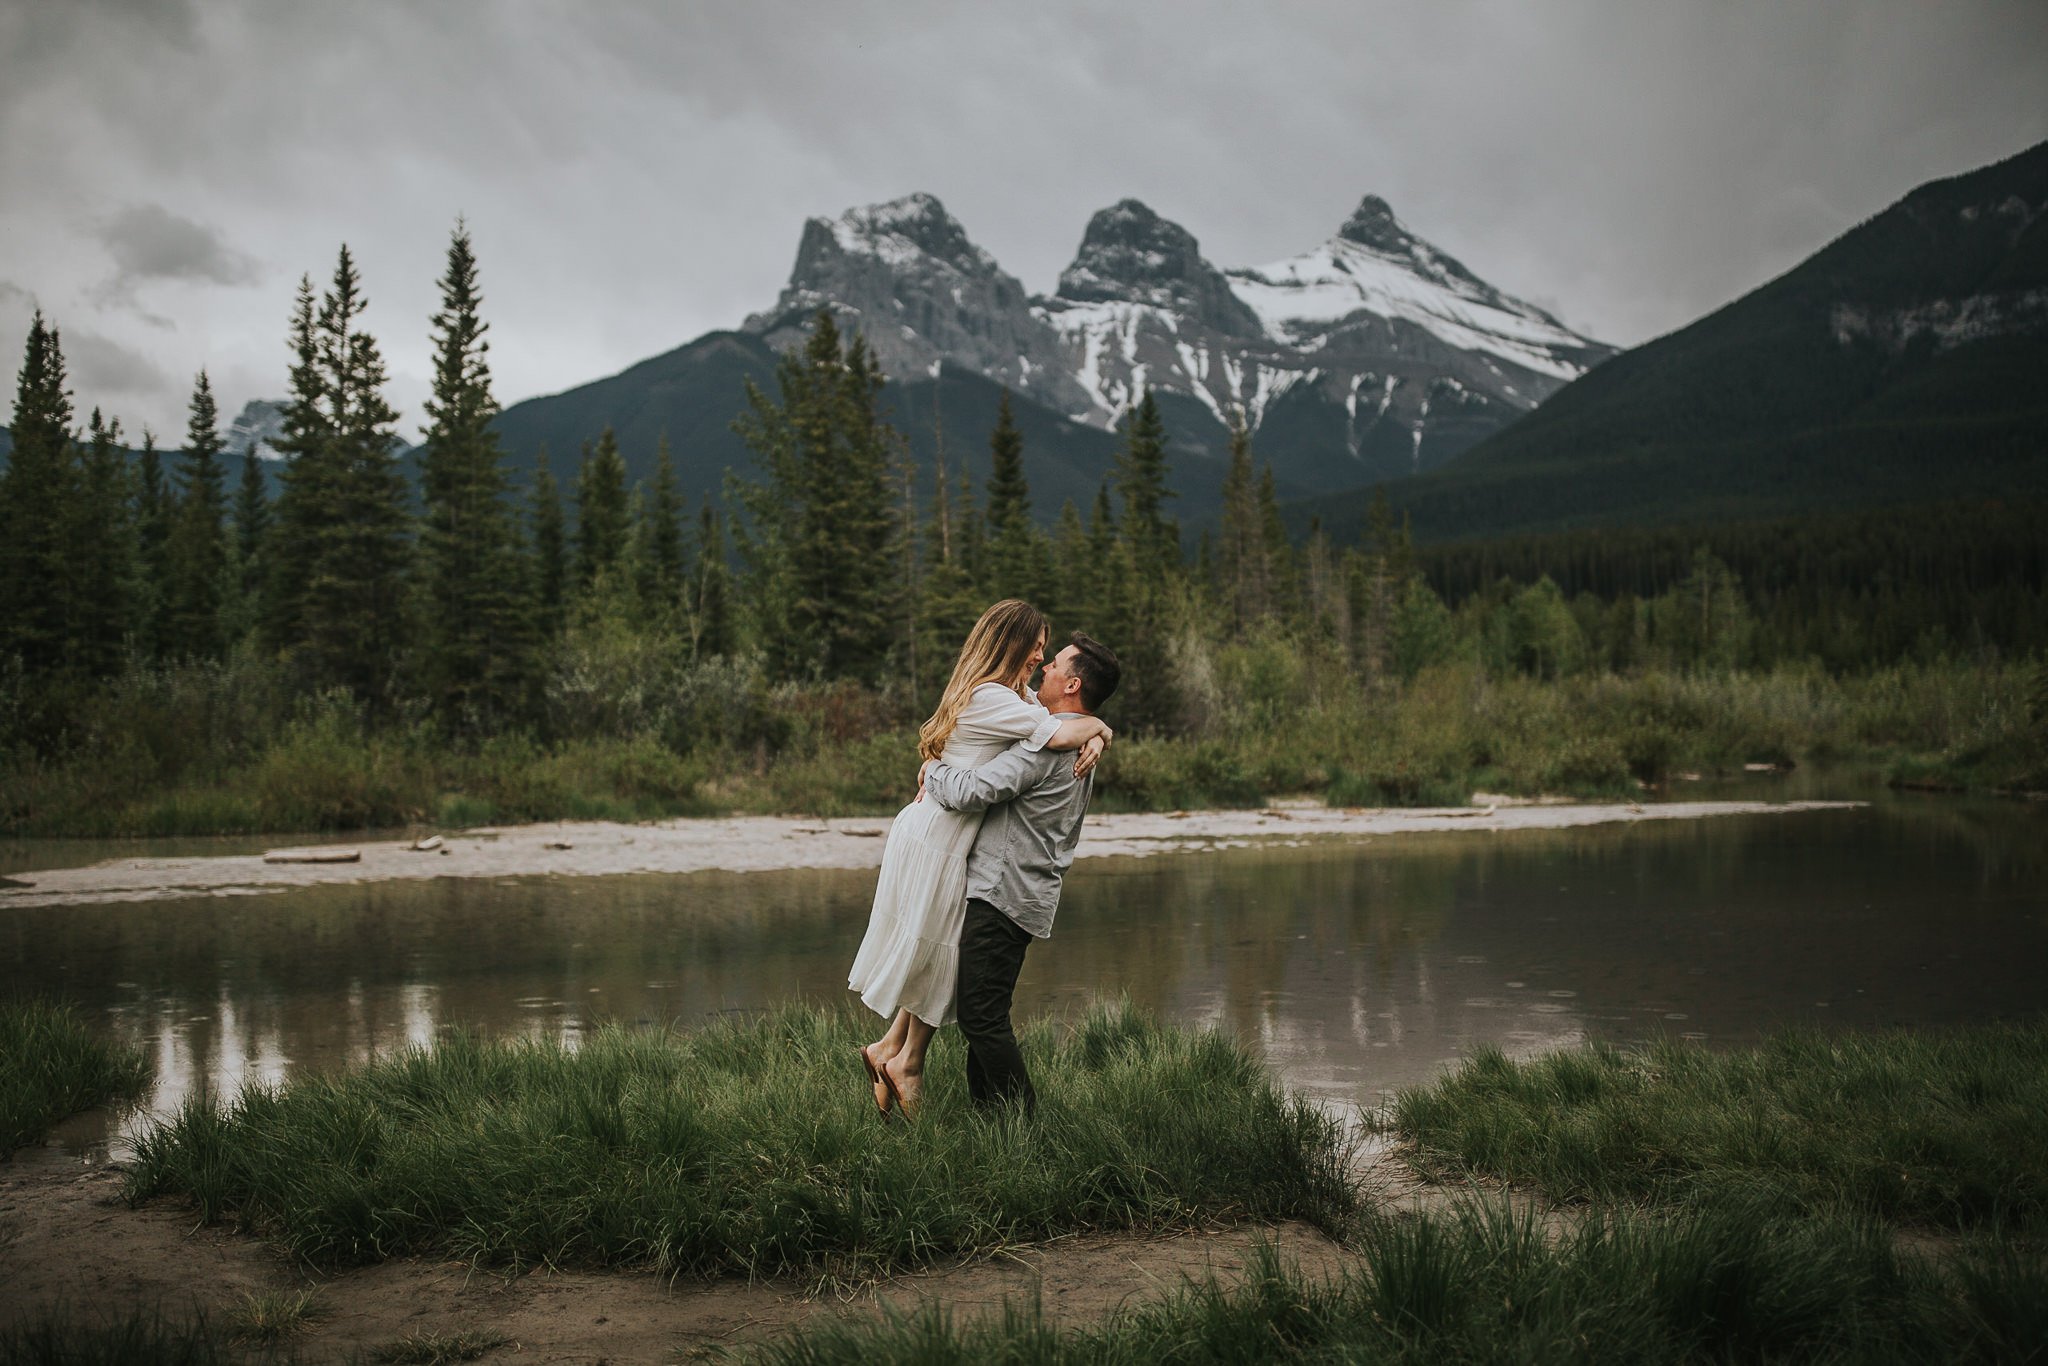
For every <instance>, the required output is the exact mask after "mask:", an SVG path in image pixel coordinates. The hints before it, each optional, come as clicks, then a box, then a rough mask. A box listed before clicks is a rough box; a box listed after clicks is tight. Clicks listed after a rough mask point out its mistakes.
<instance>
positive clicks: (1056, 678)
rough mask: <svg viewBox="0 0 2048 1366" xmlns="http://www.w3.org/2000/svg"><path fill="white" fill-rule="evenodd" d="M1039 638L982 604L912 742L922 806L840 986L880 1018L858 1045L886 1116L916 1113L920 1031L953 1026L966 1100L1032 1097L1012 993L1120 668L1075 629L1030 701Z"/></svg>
mask: <svg viewBox="0 0 2048 1366" xmlns="http://www.w3.org/2000/svg"><path fill="white" fill-rule="evenodd" d="M1045 644H1046V622H1045V617H1044V615H1043V614H1042V613H1040V612H1039V611H1038V610H1037V609H1036V608H1034V607H1032V606H1031V605H1030V604H1028V603H1025V602H1021V601H1018V600H1016V599H1006V600H1005V601H1003V602H999V603H997V604H995V606H993V607H991V608H989V609H988V611H986V612H984V613H983V614H982V617H981V620H980V621H978V622H976V623H975V625H974V629H973V630H972V631H970V632H969V633H968V637H967V643H966V644H965V645H964V646H963V647H962V648H961V651H960V658H959V660H958V661H957V662H956V663H955V665H954V667H953V675H952V678H951V680H950V681H949V682H948V683H947V685H946V690H945V693H944V694H943V696H942V697H941V699H940V702H939V707H938V710H937V711H935V712H934V713H933V714H932V717H931V719H930V720H929V721H927V722H926V723H925V725H924V728H923V730H922V732H921V733H920V745H919V752H920V753H921V755H922V756H923V758H924V761H925V763H924V768H923V770H922V772H921V775H920V776H921V787H920V792H919V799H918V800H915V801H913V802H911V804H910V805H908V806H906V807H904V808H903V810H902V811H901V812H900V813H898V815H897V817H896V820H895V823H894V824H893V825H892V826H891V827H890V830H889V839H888V843H887V845H886V846H885V847H884V849H883V853H882V872H881V877H880V878H879V880H878V882H877V884H876V888H875V902H874V909H873V911H872V912H871V914H870V917H869V921H868V931H867V935H866V937H865V938H864V939H863V940H862V942H861V947H860V951H859V953H857V954H856V955H855V957H854V962H853V968H852V970H851V971H850V973H849V975H848V981H847V985H848V987H849V988H851V989H852V990H854V991H856V992H859V993H860V996H861V1000H862V1001H863V1002H865V1003H866V1004H867V1005H868V1007H869V1008H870V1009H872V1010H874V1011H875V1012H876V1013H877V1014H880V1015H881V1016H883V1017H884V1018H885V1019H889V1020H890V1021H891V1023H890V1026H889V1030H888V1032H887V1033H885V1034H884V1035H883V1036H882V1037H881V1038H880V1039H879V1040H877V1041H876V1042H875V1043H872V1044H869V1045H866V1046H864V1047H863V1048H862V1049H861V1061H862V1063H863V1064H864V1066H865V1067H866V1068H867V1071H868V1075H869V1080H870V1081H871V1083H872V1084H873V1087H874V1095H875V1103H876V1106H877V1108H878V1109H881V1110H882V1111H883V1112H885V1113H886V1112H887V1111H888V1110H889V1109H890V1108H892V1107H894V1108H897V1109H899V1110H900V1111H901V1112H902V1113H903V1114H905V1115H906V1116H908V1115H912V1114H915V1113H916V1110H917V1107H918V1104H919V1102H920V1098H921V1095H922V1091H923V1084H924V1059H925V1052H926V1049H927V1048H928V1047H929V1045H930V1042H931V1036H932V1034H933V1032H934V1031H935V1030H937V1029H938V1028H939V1027H940V1026H942V1025H945V1024H947V1023H950V1022H951V1021H953V1020H954V1019H955V1018H956V1017H957V1018H958V1020H959V1023H960V1026H961V1031H962V1033H964V1034H965V1035H966V1036H967V1040H968V1087H969V1091H970V1094H972V1095H973V1097H974V1099H975V1100H976V1101H977V1102H978V1103H983V1104H995V1103H1000V1102H1019V1103H1022V1104H1023V1105H1025V1106H1026V1107H1027V1108H1028V1107H1029V1106H1030V1105H1031V1103H1032V1101H1033V1092H1032V1089H1031V1081H1030V1077H1029V1075H1028V1073H1027V1072H1026V1071H1025V1068H1024V1060H1023V1055H1022V1054H1021V1053H1020V1052H1019V1051H1018V1048H1017V1042H1016V1036H1015V1034H1014V1032H1013V1031H1012V1029H1011V1027H1010V1002H1011V997H1012V993H1013V991H1014V989H1015V987H1016V982H1017V974H1018V971H1019V970H1020V969H1021V967H1022V966H1023V962H1024V953H1025V950H1026V949H1027V948H1028V947H1029V945H1030V942H1031V940H1032V939H1033V938H1041V939H1042V938H1044V937H1046V936H1047V935H1048V934H1050V933H1051V929H1052V919H1053V913H1054V911H1055V909H1056V908H1057V906H1058V903H1059V891H1060V880H1061V878H1062V876H1063V875H1064V874H1065V872H1066V869H1067V867H1068V865H1069V864H1071V863H1072V862H1073V854H1074V846H1075V844H1076V843H1078V841H1079V839H1080V831H1081V820H1082V817H1083V815H1084V814H1085V813H1086V811H1087V806H1088V796H1089V792H1090V790H1091V788H1092V786H1093V782H1092V779H1091V777H1090V773H1091V770H1092V769H1093V768H1094V766H1095V762H1096V760H1097V759H1099V758H1100V757H1101V754H1102V751H1103V749H1104V748H1105V747H1106V746H1107V745H1108V744H1109V742H1110V740H1111V738H1112V732H1111V731H1110V728H1109V727H1108V726H1106V725H1104V724H1103V723H1102V721H1101V720H1100V718H1098V717H1097V716H1096V715H1095V711H1096V709H1097V708H1098V707H1100V706H1101V704H1102V703H1103V702H1104V701H1105V700H1107V698H1108V697H1109V695H1110V694H1111V693H1112V692H1114V691H1115V689H1116V686H1117V682H1118V680H1119V677H1120V673H1121V670H1120V668H1119V666H1118V664H1117V660H1116V656H1115V655H1114V654H1112V653H1111V652H1110V651H1109V650H1108V648H1107V647H1105V646H1103V645H1101V644H1100V643H1099V642H1097V641H1094V640H1091V639H1089V638H1088V637H1087V636H1085V635H1082V634H1080V633H1078V632H1077V633H1075V635H1074V637H1073V639H1072V641H1071V643H1069V644H1068V645H1066V646H1065V647H1063V648H1062V649H1061V650H1060V652H1059V655H1058V656H1057V657H1056V658H1055V659H1054V660H1053V662H1052V663H1051V664H1049V665H1047V666H1046V669H1045V676H1044V679H1043V680H1042V682H1041V684H1040V687H1039V690H1038V692H1037V693H1036V694H1033V693H1032V692H1031V690H1030V689H1029V688H1028V687H1027V686H1026V685H1027V683H1028V681H1029V679H1030V677H1031V673H1032V671H1033V670H1034V669H1036V668H1037V666H1038V665H1039V663H1040V662H1041V661H1042V660H1043V658H1044V654H1045ZM1076 750H1078V751H1079V753H1078V755H1077V756H1076V757H1075V758H1074V759H1073V760H1072V761H1069V760H1068V759H1067V758H1066V757H1065V756H1066V753H1067V752H1069V751H1076Z"/></svg>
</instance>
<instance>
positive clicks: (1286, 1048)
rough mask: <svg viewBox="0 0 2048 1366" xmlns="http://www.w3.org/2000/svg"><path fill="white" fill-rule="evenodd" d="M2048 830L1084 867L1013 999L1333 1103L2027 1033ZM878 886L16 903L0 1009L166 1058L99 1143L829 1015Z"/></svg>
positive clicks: (2023, 819) (1927, 810) (773, 883)
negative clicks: (410, 1051) (1587, 1059)
mask: <svg viewBox="0 0 2048 1366" xmlns="http://www.w3.org/2000/svg"><path fill="white" fill-rule="evenodd" d="M1802 795H1806V794H1804V793H1802ZM1852 795H1856V796H1867V795H1871V794H1867V793H1860V792H1859V793H1855V794H1852ZM2044 834H2048V813H2044V811H2043V809H2042V808H2040V807H2038V806H2027V805H2024V804H2016V803H2001V802H1994V801H1973V800H1964V799H1957V798H1940V797H1925V798H1923V797H1915V796H1886V795H1883V794H1877V799H1876V800H1875V801H1874V802H1873V804H1872V805H1870V806H1868V807H1865V808H1860V809H1855V810H1840V811H1817V812H1803V813H1798V814H1791V815H1765V816H1738V817H1725V818H1719V819H1713V820H1701V821H1667V822H1656V823H1643V824H1634V825H1610V826H1594V827H1588V828H1583V829H1572V830H1556V831H1534V830H1531V831H1509V832H1494V833H1487V832H1472V833H1464V832H1459V833H1431V834H1414V835H1403V836H1390V837H1381V838H1371V839H1362V840H1335V839H1332V840H1324V841H1311V842H1309V843H1306V844H1296V845H1293V846H1290V847H1279V846H1265V847H1253V848H1241V849H1229V850H1223V851H1220V852H1204V853H1177V854H1166V855H1159V856H1155V857H1151V858H1122V857H1118V858H1100V859H1090V860H1085V861H1083V862H1081V863H1079V864H1077V865H1076V867H1075V869H1074V871H1073V873H1072V875H1071V877H1070V879H1069V883H1068V888H1067V894H1066V897H1065V900H1064V901H1063V903H1062V905H1061V907H1060V912H1059V918H1058V922H1057V925H1056V927H1055V931H1054V935H1053V937H1052V939H1051V940H1050V941H1048V942H1045V943H1041V944H1038V945H1036V946H1034V947H1033V949H1032V951H1031V954H1030V957H1029V959H1028V960H1027V962H1026V965H1025V969H1024V975H1023V978H1022V980H1021V982H1020V984H1019V988H1018V1006H1019V1009H1020V1013H1021V1014H1023V1015H1026V1016H1031V1015H1039V1014H1043V1013H1048V1012H1050V1013H1053V1014H1055V1015H1063V1016H1072V1015H1074V1014H1076V1013H1078V1012H1079V1011H1081V1010H1083V1009H1085V1008H1086V1006H1087V1005H1088V1003H1089V1002H1091V1001H1093V1000H1096V999H1100V998H1105V997H1107V998H1114V997H1117V996H1128V997H1129V998H1130V999H1132V1000H1133V1001H1135V1002H1137V1003H1138V1004H1140V1005H1142V1006H1145V1007H1148V1008H1150V1009H1153V1010H1156V1011H1159V1012H1160V1013H1162V1014H1163V1015H1165V1016H1167V1017H1168V1018H1171V1019H1173V1020H1177V1021H1182V1022H1186V1023H1190V1024H1198V1025H1218V1026H1222V1027H1224V1028H1227V1029H1230V1030H1232V1031H1234V1032H1236V1033H1237V1034H1239V1035H1240V1036H1241V1037H1243V1038H1244V1039H1245V1040H1247V1041H1248V1042H1249V1043H1250V1044H1251V1045H1252V1046H1253V1047H1254V1048H1255V1049H1256V1050H1257V1051H1258V1052H1259V1053H1260V1054H1261V1056H1263V1057H1264V1058H1265V1060H1266V1061H1267V1063H1268V1064H1269V1065H1270V1066H1271V1067H1272V1068H1273V1069H1274V1070H1275V1072H1276V1073H1277V1074H1278V1075H1279V1077H1280V1078H1281V1079H1282V1081H1283V1082H1284V1083H1285V1084H1286V1085H1287V1086H1288V1087H1289V1088H1290V1089H1292V1090H1294V1091H1296V1092H1298V1093H1301V1094H1305V1095H1308V1096H1311V1097H1313V1098H1315V1099H1317V1100H1318V1101H1321V1102H1323V1103H1326V1104H1328V1105H1330V1106H1332V1107H1333V1108H1336V1109H1340V1110H1358V1109H1369V1108H1371V1107H1373V1106H1376V1105H1377V1104H1379V1103H1380V1102H1381V1101H1382V1100H1383V1099H1384V1098H1385V1097H1386V1095H1387V1094H1388V1093H1389V1092H1390V1091H1391V1090H1393V1089H1395V1088H1398V1087H1401V1086H1405V1085H1410V1084H1413V1083H1417V1082H1421V1081H1425V1080H1427V1079H1429V1078H1430V1077H1432V1076H1435V1075H1437V1074H1438V1073H1439V1072H1440V1070H1441V1069H1443V1068H1444V1067H1445V1066H1446V1065H1449V1064H1453V1063H1455V1062H1456V1060H1457V1059H1459V1058H1460V1057H1461V1056H1463V1055H1465V1054H1467V1053H1469V1052H1470V1051H1471V1050H1473V1049H1474V1048H1477V1047H1480V1046H1483V1045H1496V1046H1499V1047H1501V1048H1504V1049H1506V1050H1508V1051H1509V1052H1510V1053H1514V1054H1528V1053H1531V1052H1535V1051H1539V1050H1543V1049H1550V1048H1557V1047H1562V1046H1568V1045H1572V1044H1576V1043H1579V1042H1582V1041H1585V1040H1588V1039H1606V1040H1614V1041H1620V1042H1632V1041H1639V1040H1644V1039H1648V1038H1651V1037H1654V1036H1658V1035H1670V1036H1680V1037H1684V1038H1688V1039H1697V1040H1701V1041H1704V1042H1705V1043H1707V1044H1708V1045H1710V1046H1711V1045H1725V1044H1736V1043H1742V1042H1746V1041H1750V1040H1754V1039H1756V1038H1758V1037H1759V1036H1761V1035H1762V1034H1764V1033H1766V1032H1768V1031H1771V1030H1773V1029H1777V1028H1780V1027H1783V1026H1786V1025H1794V1024H1806V1025H1817V1026H1821V1027H1825V1028H1851V1027H1854V1028H1863V1027H1875V1026H1886V1025H1897V1024H1910V1025H1927V1024H1948V1023H1958V1022H1967V1021H1983V1020H1994V1019H2011V1018H2024V1017H2027V1016H2031V1015H2035V1014H2038V1013H2039V1012H2040V1011H2041V1010H2043V1009H2044V1008H2048V985H2044V982H2043V972H2044V967H2048V840H2044V839H2043V835H2044ZM260 844H261V841H242V842H235V843H220V842H204V841H200V842H189V841H188V842H180V843H179V844H178V845H175V846H173V845H171V844H169V843H163V844H158V845H155V846H152V847H151V848H152V851H154V852H193V851H195V850H213V851H221V850H228V851H240V850H243V849H246V848H254V847H257V846H259V845H260ZM137 849H138V846H136V845H133V844H128V845H123V846H91V847H84V848H78V847H74V848H72V849H70V850H68V851H66V850H65V849H63V848H61V847H53V846H48V845H43V846H33V847H30V846H17V847H15V848H14V849H12V850H9V851H8V852H7V855H6V858H7V863H8V865H9V866H12V867H15V868H20V867H27V866H49V864H50V863H51V862H52V860H53V859H58V858H60V857H63V858H66V859H67V860H68V859H76V860H78V861H83V860H84V859H87V858H101V857H106V856H107V855H108V853H109V852H110V851H111V852H123V853H129V852H135V851H137ZM873 885H874V873H873V872H872V871H867V870H837V869H826V870H818V869H813V870H801V871H780V872H753V873H744V874H741V873H715V872H705V873H691V874H685V875H636V876H609V877H517V878H503V879H476V878H465V879H456V878H444V879H424V880H413V881H404V882H389V881H387V882H369V883H361V884H354V885H339V886H315V887H304V888H294V889H292V890H289V891H285V892H281V893H274V894H268V895H243V896H226V897H222V896H212V897H187V898H183V899H177V900H167V901H153V902H146V903H134V902H127V903H118V904H104V905H75V904H74V905H61V906H41V907H17V908H10V909H8V910H7V911H6V913H5V914H4V915H0V946H4V949H5V953H4V962H0V991H23V990H28V991H37V990H40V991H44V992H48V993H51V994H54V995H56V996H58V997H60V998H62V999H66V1000H70V1001H73V1002H76V1003H78V1004H79V1005H80V1006H82V1007H83V1008H84V1009H86V1010H87V1011H88V1012H90V1013H92V1014H93V1015H95V1016H97V1017H100V1018H103V1019H104V1020H105V1021H106V1022H107V1023H108V1024H109V1026H110V1027H111V1029H112V1030H113V1031H114V1032H115V1033H117V1034H119V1035H120V1036H122V1037H124V1038H126V1039H129V1040H131V1041H133V1042H136V1043H138V1044H140V1045H142V1046H143V1047H145V1048H146V1049H148V1050H149V1051H150V1053H151V1054H152V1055H153V1056H154V1057H155V1059H156V1061H157V1077H156V1082H155V1085H154V1088H153V1090H152V1091H151V1093H150V1094H149V1095H148V1096H147V1097H146V1098H145V1100H144V1101H143V1102H142V1104H141V1105H140V1106H138V1107H136V1108H135V1109H133V1110H129V1111H124V1112H121V1113H118V1114H111V1115H108V1114H95V1115H88V1116H83V1117H80V1118H79V1119H77V1120H74V1121H72V1122H71V1123H69V1124H67V1125H66V1126H64V1128H62V1129H60V1130H59V1132H58V1135H57V1138H56V1141H57V1143H58V1144H59V1145H60V1146H61V1147H62V1148H64V1149H65V1150H66V1151H70V1152H74V1153H78V1154H80V1155H83V1156H87V1157H92V1156H95V1155H98V1154H101V1153H104V1152H105V1151H107V1147H108V1145H109V1143H111V1145H112V1146H113V1148H114V1149H115V1150H117V1151H118V1149H119V1148H121V1147H122V1146H124V1144H125V1141H126V1139H127V1137H128V1136H130V1135H132V1134H133V1133H134V1132H135V1131H136V1130H137V1128H138V1127H139V1126H142V1125H144V1124H146V1123H148V1122H149V1117H150V1115H151V1114H153V1113H155V1114H160V1113H163V1112H165V1111H167V1110H169V1109H170V1108H172V1107H175V1106H176V1105H178V1104H180V1103H181V1102H182V1101H184V1100H185V1099H186V1098H187V1097H190V1096H194V1095H201V1094H211V1095H216V1096H217V1095H222V1094H226V1093H229V1092H231V1091H232V1089H233V1088H235V1087H236V1086H238V1085H240V1084H242V1083H243V1082H245V1081H259V1082H275V1081H281V1080H284V1079H286V1078H288V1077H290V1076H292V1075H294V1074H295V1073H297V1072H300V1071H303V1070H305V1069H319V1068H331V1067H335V1066H339V1065H342V1064H346V1063H349V1062H355V1061H359V1060H361V1059H363V1058H365V1057H367V1056H369V1055H371V1054H373V1053H375V1052H379V1051H382V1050H388V1049H393V1048H398V1047H402V1046H404V1045H406V1044H409V1043H411V1044H418V1043H429V1042H431V1041H432V1040H433V1039H434V1038H435V1037H436V1036H437V1035H438V1034H439V1033H440V1032H441V1031H444V1030H447V1029H450V1028H456V1027H462V1028H471V1029H480V1030H484V1031H488V1032H492V1033H501V1034H502V1033H520V1034H552V1035H557V1036H561V1037H565V1038H574V1037H575V1036H576V1035H578V1034H579V1033H581V1032H582V1031H584V1030H587V1029H589V1028H591V1027H592V1026H593V1025H594V1024H595V1023H597V1022H600V1021H603V1020H623V1021H629V1022H670V1021H673V1022H679V1023H681V1024H684V1025H688V1024H691V1023H694V1022H698V1021H702V1020H704V1019H706V1018H708V1017H712V1016H715V1015H718V1014H720V1013H722V1012H732V1011H755V1010H760V1009H762V1008H764V1007H766V1006H769V1005H771V1004H773V1003H775V1002H778V1001H783V1000H787V999H789V998H791V997H804V998H810V999H814V1000H819V1001H838V1000H841V999H847V998H846V993H845V991H844V981H845V970H846V965H847V963H848V961H849V960H850V959H851V957H852V954H853V950H854V947H855V946H856V945H857V944H858V942H859V940H860V936H861V932H862V929H863V928H864V925H865V921H866V916H867V903H868V897H869V895H870V894H871V892H872V889H873ZM848 1085H849V1094H860V1095H864V1094H865V1092H864V1089H863V1088H861V1087H860V1086H858V1085H857V1084H856V1082H855V1080H854V1078H852V1077H849V1079H848Z"/></svg>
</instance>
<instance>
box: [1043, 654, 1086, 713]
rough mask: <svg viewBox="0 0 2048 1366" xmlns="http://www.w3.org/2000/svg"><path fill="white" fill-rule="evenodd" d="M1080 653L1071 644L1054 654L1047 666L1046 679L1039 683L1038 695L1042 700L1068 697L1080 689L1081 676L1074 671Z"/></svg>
mask: <svg viewBox="0 0 2048 1366" xmlns="http://www.w3.org/2000/svg"><path fill="white" fill-rule="evenodd" d="M1080 653H1081V652H1080V651H1079V650H1077V649H1076V648H1074V647H1073V646H1072V645H1069V646H1068V647H1067V648H1066V649H1064V650H1061V651H1060V652H1059V653H1058V654H1057V655H1055V656H1053V661H1052V663H1050V664H1048V665H1046V666H1045V679H1044V681H1043V682H1041V683H1040V684H1039V685H1038V696H1039V699H1040V700H1041V701H1043V700H1045V699H1048V698H1054V697H1066V696H1069V695H1070V694H1073V693H1077V692H1079V691H1080V688H1081V677H1080V675H1079V674H1076V673H1075V672H1074V660H1075V658H1076V657H1077V656H1079V655H1080Z"/></svg>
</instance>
